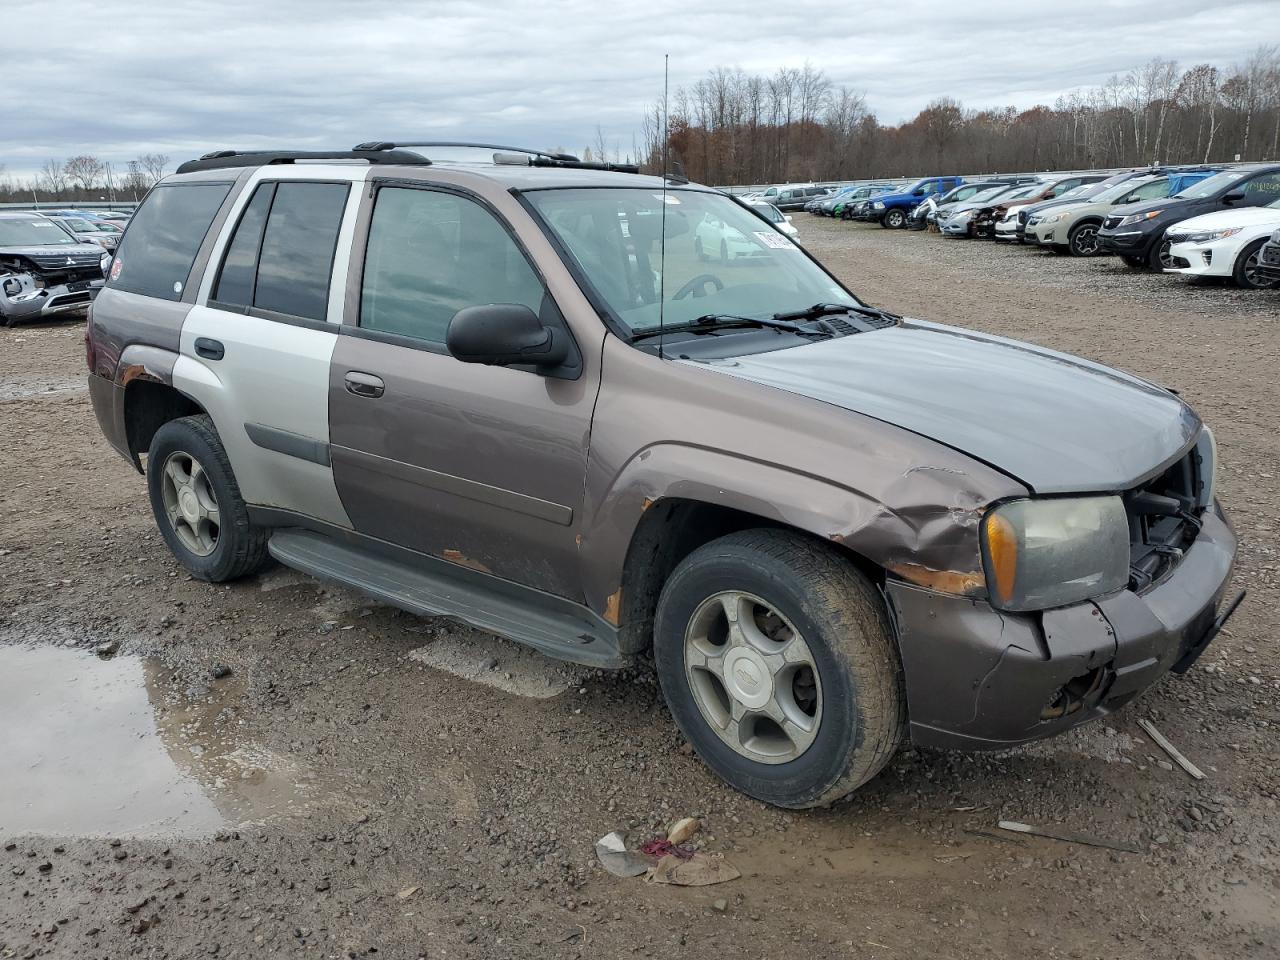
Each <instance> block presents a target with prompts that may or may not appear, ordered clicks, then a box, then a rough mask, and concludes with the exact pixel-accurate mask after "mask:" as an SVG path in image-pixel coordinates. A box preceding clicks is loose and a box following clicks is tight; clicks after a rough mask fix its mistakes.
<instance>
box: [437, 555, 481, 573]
mask: <svg viewBox="0 0 1280 960" xmlns="http://www.w3.org/2000/svg"><path fill="white" fill-rule="evenodd" d="M441 556H442V557H443V558H444V559H445V560H448V561H449V562H450V563H456V564H457V565H458V566H460V567H466V568H467V569H469V570H478V571H479V572H480V573H492V572H493V571H491V570H490V569H489V568H488V567H486V566H485V565H484V564H483V563H481V562H480V561H479V560H472V559H471V558H470V557H467V556H463V554H462V553H461V552H460V551H457V550H446V551H444V553H442V554H441Z"/></svg>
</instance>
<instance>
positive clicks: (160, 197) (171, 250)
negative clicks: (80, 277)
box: [110, 183, 231, 300]
mask: <svg viewBox="0 0 1280 960" xmlns="http://www.w3.org/2000/svg"><path fill="white" fill-rule="evenodd" d="M230 190H231V184H229V183H171V184H161V185H160V186H158V187H156V188H155V189H153V190H152V191H151V192H150V193H149V194H147V198H146V199H145V200H144V201H142V206H140V207H139V208H138V212H137V213H136V214H134V216H133V220H132V221H131V222H130V223H129V229H128V231H127V232H126V233H125V235H124V240H123V242H122V243H121V245H120V250H119V252H117V253H116V258H115V261H114V262H113V263H112V265H111V280H110V285H111V286H112V287H115V288H116V289H118V290H124V291H126V292H127V293H139V294H142V295H143V296H146V297H159V298H160V299H163V300H181V299H182V291H183V290H185V289H186V286H187V279H188V275H189V274H190V273H191V265H192V264H193V263H194V262H195V259H196V253H197V252H199V250H200V244H201V242H202V241H203V240H204V235H205V233H207V232H208V230H209V225H210V224H211V223H213V218H214V217H215V216H216V215H217V213H218V208H219V207H220V206H222V201H223V200H225V199H226V197H227V193H228V192H229V191H230Z"/></svg>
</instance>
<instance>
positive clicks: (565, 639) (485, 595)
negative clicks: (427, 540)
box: [269, 528, 627, 668]
mask: <svg viewBox="0 0 1280 960" xmlns="http://www.w3.org/2000/svg"><path fill="white" fill-rule="evenodd" d="M269 548H270V551H271V555H272V556H273V557H275V558H276V559H277V560H279V561H280V562H281V563H283V564H285V565H286V566H289V567H293V568H294V569H295V570H300V571H302V572H303V573H307V574H310V575H312V576H314V577H319V578H320V579H323V580H330V581H334V582H336V583H340V584H343V585H344V586H348V587H353V588H354V589H356V590H360V591H362V592H364V593H367V594H369V595H370V596H372V597H376V598H377V599H379V600H382V601H384V602H386V603H389V604H391V605H392V606H396V607H400V608H401V609H402V610H407V611H409V612H410V613H416V614H418V615H420V616H446V617H454V618H456V619H458V620H462V621H464V622H465V623H469V624H470V625H471V626H473V627H477V628H479V629H481V630H487V631H489V632H490V633H496V634H499V635H501V636H504V637H507V638H509V639H511V640H515V641H517V642H519V643H523V644H526V645H528V646H530V647H533V648H534V649H535V650H538V651H540V652H542V653H544V654H546V655H547V656H550V657H555V658H556V659H558V660H568V661H571V662H573V663H580V664H584V665H586V666H591V667H604V668H609V667H621V666H624V665H625V664H626V663H627V658H626V657H624V656H623V655H622V654H621V653H619V652H618V635H617V630H616V629H615V628H614V627H613V626H612V625H611V624H609V623H606V622H605V621H604V620H602V619H600V618H599V617H597V616H596V615H595V614H594V613H592V612H591V611H590V610H588V609H587V608H585V607H583V606H581V605H579V604H576V603H573V602H572V601H569V600H565V599H563V598H562V597H556V596H552V595H551V594H547V593H542V592H541V591H538V590H533V589H531V588H529V587H524V586H521V585H520V584H516V583H512V582H511V581H509V580H502V579H500V578H497V577H492V576H489V575H486V574H483V573H477V572H476V571H473V570H468V569H466V568H465V567H459V566H458V565H456V564H452V563H449V562H448V561H445V560H440V559H438V558H436V557H429V556H426V555H424V554H417V553H412V552H410V551H404V550H399V549H398V548H392V549H395V550H396V552H397V553H398V554H399V555H400V556H399V558H397V559H392V558H391V557H389V556H384V555H383V553H382V551H375V550H371V549H368V548H366V547H362V546H361V545H359V544H356V543H349V542H344V541H342V540H338V539H336V538H334V537H329V536H325V535H324V534H321V533H315V532H313V531H310V530H302V529H297V528H284V529H278V530H276V531H275V532H274V533H272V535H271V541H270V544H269Z"/></svg>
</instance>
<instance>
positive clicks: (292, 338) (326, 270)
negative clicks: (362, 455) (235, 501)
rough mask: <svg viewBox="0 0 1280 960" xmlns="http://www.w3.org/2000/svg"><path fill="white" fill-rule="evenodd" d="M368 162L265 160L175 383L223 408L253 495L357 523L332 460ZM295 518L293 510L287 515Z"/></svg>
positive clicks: (206, 294)
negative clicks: (344, 324) (342, 330)
mask: <svg viewBox="0 0 1280 960" xmlns="http://www.w3.org/2000/svg"><path fill="white" fill-rule="evenodd" d="M364 173H365V170H364V168H345V167H331V168H322V167H318V166H312V167H307V166H297V167H265V168H263V169H262V170H261V171H259V172H258V173H257V174H255V176H254V178H253V179H252V180H251V181H250V182H249V183H248V184H247V185H246V187H245V189H244V191H243V192H242V194H241V196H240V197H239V199H238V202H237V207H236V209H234V210H233V211H232V214H231V216H230V217H229V218H228V220H227V223H226V226H225V227H224V229H223V233H222V236H221V238H220V242H219V244H218V246H217V247H216V248H215V251H214V257H213V259H212V260H211V261H210V265H209V269H208V270H207V271H206V274H205V278H204V280H203V281H202V284H201V289H200V292H199V294H198V296H197V298H196V306H195V307H194V308H193V309H192V311H191V313H190V314H189V315H188V317H187V320H186V323H185V324H184V325H183V331H182V345H181V358H180V359H179V361H178V364H177V366H176V367H175V369H174V385H175V386H177V387H178V388H179V389H180V390H183V391H184V392H186V393H188V394H189V395H191V396H192V397H194V398H195V399H196V400H197V401H199V402H200V403H201V404H202V405H203V406H204V408H205V409H206V410H208V411H209V414H210V415H211V416H212V417H213V420H214V425H215V426H216V427H217V429H218V435H219V437H221V439H222V442H223V444H224V445H225V446H226V448H227V452H228V455H229V456H230V458H231V465H232V468H233V469H234V470H235V474H236V480H237V481H238V483H239V485H240V490H241V492H242V493H243V495H244V498H245V500H246V502H248V503H249V504H251V505H254V506H257V507H265V508H272V509H275V510H278V511H283V512H285V513H288V514H298V515H301V516H305V517H312V518H315V519H319V520H323V521H326V522H329V523H332V524H336V525H339V526H344V527H346V526H350V521H349V520H348V518H347V514H346V511H345V510H344V509H343V506H342V502H341V500H340V499H339V497H338V492H337V488H336V487H335V486H334V482H333V473H332V470H331V468H330V458H329V424H328V403H329V394H328V383H329V364H330V361H331V360H332V357H333V350H334V345H335V344H336V343H337V340H338V327H339V323H340V321H341V317H342V302H343V295H342V291H343V289H344V285H345V280H346V261H347V257H346V256H345V254H346V253H347V252H348V251H349V250H350V245H351V231H352V229H353V227H352V225H353V223H354V220H355V211H356V209H357V207H358V204H359V193H360V191H359V184H358V183H353V178H354V179H357V180H358V179H363V176H364ZM281 519H282V520H284V521H285V522H287V518H281Z"/></svg>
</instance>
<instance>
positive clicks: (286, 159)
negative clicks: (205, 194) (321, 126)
mask: <svg viewBox="0 0 1280 960" xmlns="http://www.w3.org/2000/svg"><path fill="white" fill-rule="evenodd" d="M299 160H364V161H367V162H368V163H399V164H409V165H412V166H419V167H421V166H430V164H431V161H430V160H428V159H427V158H426V157H424V156H423V155H422V154H420V153H414V152H412V151H409V150H394V149H390V148H388V149H384V150H369V149H363V148H361V147H357V148H356V149H355V150H215V151H214V152H213V153H206V154H205V155H204V156H202V157H201V158H200V159H199V160H188V161H187V162H186V163H182V164H179V165H178V170H177V172H178V173H193V172H195V171H196V170H221V169H224V168H228V167H260V166H268V165H271V164H282V163H296V162H297V161H299Z"/></svg>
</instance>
